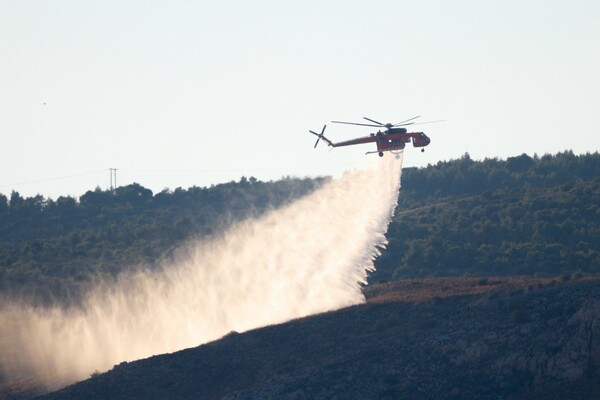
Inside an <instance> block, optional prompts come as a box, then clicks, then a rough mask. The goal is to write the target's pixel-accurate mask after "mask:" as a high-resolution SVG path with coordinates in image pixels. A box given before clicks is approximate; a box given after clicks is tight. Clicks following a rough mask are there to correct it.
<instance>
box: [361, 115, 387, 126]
mask: <svg viewBox="0 0 600 400" xmlns="http://www.w3.org/2000/svg"><path fill="white" fill-rule="evenodd" d="M363 119H366V120H367V121H371V122H373V123H375V124H379V126H385V124H382V123H381V122H379V121H375V120H374V119H371V118H367V117H363Z"/></svg>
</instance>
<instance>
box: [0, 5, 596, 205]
mask: <svg viewBox="0 0 600 400" xmlns="http://www.w3.org/2000/svg"><path fill="white" fill-rule="evenodd" d="M599 21H600V2H598V1H597V0H581V1H553V0H545V1H541V0H540V1H522V0H521V1H512V0H511V1H481V0H477V1H476V0H473V1H452V2H448V1H398V0H390V1H349V0H344V1H324V0H321V1H312V0H303V1H260V0H257V1H252V2H250V1H220V2H214V1H211V2H208V1H163V2H158V1H126V0H119V1H89V0H86V1H79V0H74V1H58V0H57V1H18V0H14V1H7V0H0V134H1V135H2V136H1V139H2V141H1V146H0V193H4V194H6V195H8V194H10V192H11V191H12V190H17V191H19V192H20V193H21V194H22V195H27V196H30V195H35V194H37V193H40V194H43V195H45V196H50V197H53V198H56V197H58V196H59V195H67V194H70V195H75V196H79V195H81V194H83V193H84V192H85V191H87V190H90V189H94V188H95V187H96V186H100V187H102V188H106V187H108V185H109V172H108V169H109V168H118V173H117V178H118V183H119V184H128V183H131V182H138V183H140V184H142V185H143V186H145V187H148V188H150V189H152V190H154V191H155V192H156V191H160V190H162V189H163V188H165V187H167V188H171V189H174V188H176V187H184V188H187V187H189V186H192V185H198V186H206V185H211V184H216V183H220V182H225V181H229V180H233V179H234V180H238V179H239V178H240V177H241V176H242V175H245V176H255V177H257V178H259V179H263V180H269V179H278V178H279V177H281V176H285V175H292V176H316V175H329V174H337V173H339V172H340V171H342V170H344V169H346V168H350V167H352V166H353V165H356V164H357V163H360V162H361V160H362V159H364V158H365V157H366V156H364V155H363V154H364V152H366V151H370V150H374V147H375V146H374V145H363V146H356V147H354V148H342V149H335V150H333V151H331V152H329V149H328V148H327V146H325V145H324V144H322V145H320V147H319V148H317V149H316V150H314V149H313V145H314V139H315V138H314V137H313V136H312V135H309V134H308V132H307V131H308V130H309V129H312V130H320V129H321V128H322V126H323V124H325V123H327V124H328V128H327V131H326V133H327V136H328V137H329V138H330V139H332V140H334V141H337V140H344V139H349V138H351V137H354V136H360V135H365V134H368V133H369V132H371V130H370V128H359V127H348V126H343V125H335V124H333V125H332V124H330V123H329V122H330V121H331V120H335V119H338V120H340V119H341V120H348V121H359V120H360V118H361V117H363V116H367V117H370V118H373V119H376V120H382V121H384V122H398V121H401V120H404V119H408V118H411V117H413V116H416V115H421V116H423V118H422V119H423V120H436V119H445V120H446V122H443V123H439V124H431V125H422V126H418V128H419V129H418V130H419V131H421V130H422V131H424V132H426V133H427V134H428V135H429V136H430V137H431V139H432V143H431V145H430V146H429V147H428V148H427V149H426V151H425V153H421V152H420V151H418V149H413V148H410V149H408V150H407V151H406V154H405V158H404V160H405V166H407V165H408V166H414V165H419V166H420V165H427V163H435V162H437V161H438V160H445V159H451V158H457V157H460V156H461V155H462V154H464V153H465V152H469V153H470V154H471V156H472V157H473V158H476V159H482V158H485V157H501V158H505V157H508V156H513V155H518V154H521V153H523V152H526V153H529V154H533V153H538V154H540V155H541V154H544V153H555V152H557V151H562V150H567V149H572V150H573V151H574V152H575V153H585V152H588V151H590V152H594V151H598V150H600V133H599V132H598V129H597V127H598V126H600V113H599V112H598V108H599V106H600V101H599V100H600V78H599V71H600V23H599ZM415 128H417V127H415ZM369 157H376V156H369Z"/></svg>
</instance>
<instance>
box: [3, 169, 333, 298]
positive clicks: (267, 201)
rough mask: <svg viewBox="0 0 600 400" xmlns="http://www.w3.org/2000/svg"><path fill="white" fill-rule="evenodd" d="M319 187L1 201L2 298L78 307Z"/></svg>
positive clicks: (289, 184)
mask: <svg viewBox="0 0 600 400" xmlns="http://www.w3.org/2000/svg"><path fill="white" fill-rule="evenodd" d="M324 179H325V178H316V179H308V178H306V179H298V178H284V179H281V180H279V181H275V182H262V181H259V180H257V179H255V178H253V177H251V178H249V179H248V178H245V177H242V178H241V179H240V181H238V182H229V183H225V184H219V185H214V186H211V187H191V188H189V189H182V188H177V189H175V190H174V191H170V190H163V191H161V192H159V193H156V194H154V193H152V191H151V190H149V189H147V188H144V187H143V186H141V185H139V184H137V183H134V184H131V185H127V186H123V187H118V188H116V189H115V190H113V191H111V190H102V189H100V188H96V189H95V190H93V191H88V192H86V193H85V194H83V195H82V196H80V197H79V198H78V199H76V198H73V197H59V198H58V199H56V200H53V199H46V198H44V197H43V196H41V195H38V196H34V197H28V198H23V197H22V196H20V195H19V193H18V192H12V193H11V194H10V196H5V195H1V194H0V294H4V295H12V296H14V295H23V296H25V297H33V298H35V299H36V300H38V301H42V302H44V303H51V302H54V301H57V300H58V301H60V302H64V301H70V300H73V299H77V298H79V296H80V295H81V294H82V293H84V292H85V290H86V289H88V288H89V285H90V284H91V282H92V281H93V280H94V279H97V278H99V279H103V278H104V279H106V278H111V277H116V276H117V275H118V274H119V273H120V272H121V271H123V270H124V269H130V268H135V267H136V266H140V265H143V266H144V267H146V268H152V267H153V266H155V265H156V264H157V263H158V262H160V260H161V258H164V257H168V256H169V255H170V254H171V253H172V252H173V251H174V250H175V249H176V248H177V247H178V246H181V245H182V244H183V243H185V242H186V241H188V240H191V239H193V238H207V237H210V236H211V235H213V234H216V233H218V232H220V231H222V230H223V229H224V228H226V227H227V226H229V225H230V224H231V223H233V222H236V221H241V220H243V219H246V218H250V217H255V216H259V215H261V214H262V213H264V212H265V211H268V210H269V209H272V208H277V207H280V206H282V205H285V204H287V203H289V202H290V201H292V200H294V199H296V198H298V197H301V196H303V195H306V194H308V193H310V192H312V191H313V190H314V189H315V188H316V187H318V186H319V185H321V184H322V182H323V181H324Z"/></svg>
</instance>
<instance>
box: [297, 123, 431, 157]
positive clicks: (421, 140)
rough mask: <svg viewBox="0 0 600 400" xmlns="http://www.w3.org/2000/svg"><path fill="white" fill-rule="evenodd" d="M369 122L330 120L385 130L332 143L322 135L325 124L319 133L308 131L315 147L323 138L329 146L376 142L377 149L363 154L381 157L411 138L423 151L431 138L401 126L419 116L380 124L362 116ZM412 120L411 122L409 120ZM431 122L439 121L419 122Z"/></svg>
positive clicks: (401, 147)
mask: <svg viewBox="0 0 600 400" xmlns="http://www.w3.org/2000/svg"><path fill="white" fill-rule="evenodd" d="M363 118H364V119H366V120H367V121H369V122H370V124H363V123H356V122H344V121H331V122H333V123H334V124H347V125H359V126H371V127H376V128H385V130H383V131H382V130H378V131H377V132H376V133H371V134H370V135H369V136H364V137H360V138H356V139H350V140H345V141H343V142H337V143H334V142H332V141H331V140H329V139H327V138H326V137H325V136H324V133H325V128H326V127H327V125H323V130H321V133H316V132H313V131H309V132H310V133H312V134H313V135H316V136H317V142H316V143H315V148H316V147H317V145H318V144H319V140H321V139H323V140H324V141H325V142H326V143H327V144H328V145H329V146H331V147H342V146H352V145H355V144H363V143H376V144H377V151H369V152H367V153H365V154H374V153H378V154H379V157H383V152H384V151H392V152H394V151H400V150H402V149H404V147H405V146H406V143H410V142H411V140H412V144H413V146H414V147H421V151H425V149H424V148H423V147H425V146H427V145H428V144H429V143H431V139H429V137H428V136H427V135H426V134H424V133H423V132H408V131H407V130H406V128H402V127H403V126H407V125H414V124H415V122H414V120H415V119H417V118H420V117H418V116H417V117H413V118H410V119H407V120H405V121H402V122H398V123H395V124H389V123H388V124H382V123H381V122H378V121H375V120H374V119H371V118H367V117H363ZM410 121H413V122H410ZM431 122H440V121H428V122H421V124H427V123H431Z"/></svg>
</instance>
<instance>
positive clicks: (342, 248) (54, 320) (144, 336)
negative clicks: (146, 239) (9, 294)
mask: <svg viewBox="0 0 600 400" xmlns="http://www.w3.org/2000/svg"><path fill="white" fill-rule="evenodd" d="M370 161H372V163H371V164H370V165H369V166H368V167H366V168H364V169H359V170H355V171H351V172H347V173H345V174H344V175H343V176H342V177H340V178H339V179H333V180H331V181H329V182H327V183H325V184H324V185H323V186H322V187H321V188H319V189H317V190H316V191H315V192H313V193H312V194H310V195H308V196H306V197H303V198H301V199H299V200H297V201H295V202H294V203H292V204H290V205H288V206H286V207H283V208H281V209H278V210H275V211H272V212H270V213H268V214H266V215H264V216H263V217H261V218H259V219H255V220H250V221H246V222H243V223H240V224H237V225H235V226H233V227H231V228H230V229H228V230H227V231H226V232H224V233H223V234H222V235H221V236H220V237H218V238H215V239H213V240H211V241H209V242H200V243H195V244H194V245H193V246H190V247H189V249H188V251H187V252H186V256H185V257H181V260H180V261H177V262H175V263H174V265H165V266H164V267H163V268H161V270H160V271H158V272H157V271H152V272H150V271H139V272H137V273H130V274H126V275H123V276H122V277H120V278H119V280H118V282H116V283H114V282H113V283H112V284H110V285H109V284H102V285H98V286H97V287H96V289H95V290H94V291H93V292H92V293H90V294H89V296H88V297H87V299H86V300H85V301H84V303H83V304H82V305H81V307H79V308H77V309H64V308H60V307H54V308H50V309H48V308H34V307H31V306H24V305H22V304H5V305H3V306H2V307H1V310H0V349H1V351H0V368H2V371H3V372H4V374H5V375H6V376H7V377H8V378H9V379H11V378H12V379H25V378H27V377H37V379H41V380H42V381H44V382H45V384H47V385H48V387H49V388H57V387H59V386H62V385H64V384H66V383H70V382H73V381H75V380H80V379H83V378H87V377H88V376H89V375H90V373H92V372H94V371H105V370H107V369H110V368H111V367H112V366H113V365H115V364H118V363H120V362H122V361H130V360H135V359H139V358H144V357H148V356H151V355H154V354H161V353H167V352H172V351H176V350H180V349H183V348H188V347H193V346H197V345H200V344H202V343H205V342H208V341H211V340H214V339H217V338H219V337H221V336H223V335H225V334H227V333H228V332H230V331H237V332H243V331H246V330H249V329H252V328H256V327H260V326H265V325H269V324H275V323H280V322H284V321H287V320H290V319H293V318H298V317H303V316H306V315H310V314H314V313H319V312H324V311H329V310H334V309H338V308H341V307H346V306H350V305H353V304H358V303H361V302H364V297H363V294H362V292H361V284H364V283H366V277H367V273H368V271H369V270H372V269H373V260H374V258H375V257H376V256H377V255H378V254H379V251H378V247H381V246H385V244H386V239H385V236H384V235H385V233H386V231H387V226H388V223H389V221H390V217H391V215H392V213H393V210H394V208H395V205H396V201H397V196H398V190H399V185H400V172H401V167H402V154H400V155H399V157H398V158H395V157H393V156H392V155H389V156H386V157H383V158H381V159H379V158H378V159H377V160H370Z"/></svg>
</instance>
